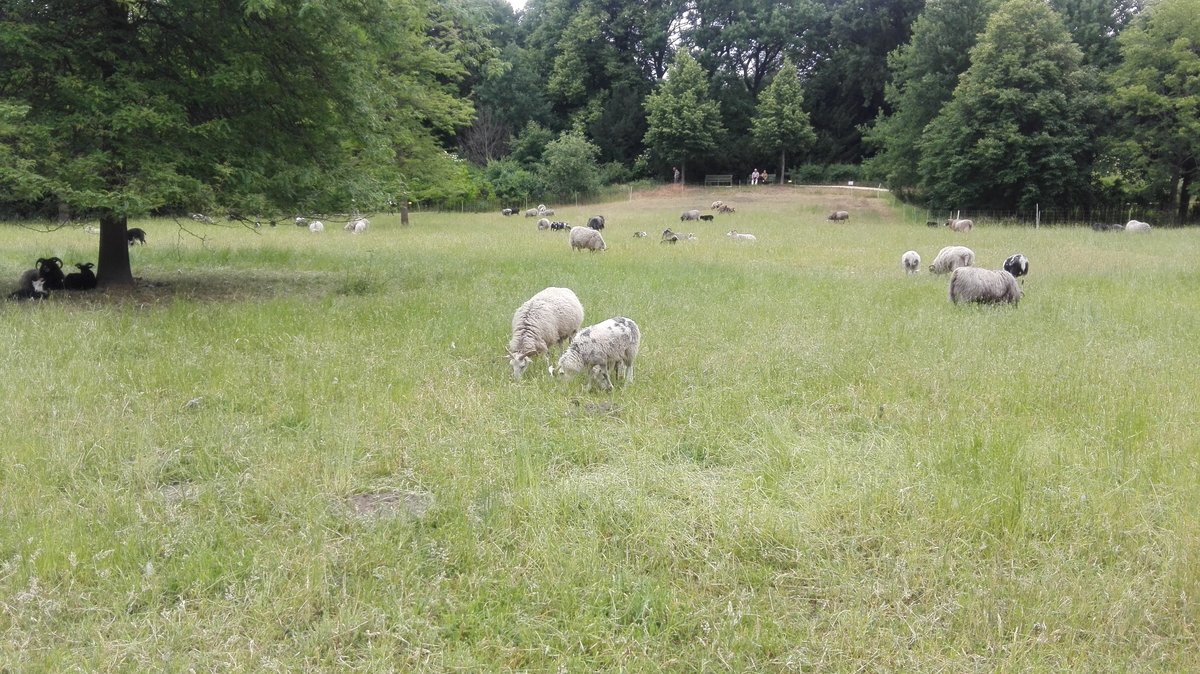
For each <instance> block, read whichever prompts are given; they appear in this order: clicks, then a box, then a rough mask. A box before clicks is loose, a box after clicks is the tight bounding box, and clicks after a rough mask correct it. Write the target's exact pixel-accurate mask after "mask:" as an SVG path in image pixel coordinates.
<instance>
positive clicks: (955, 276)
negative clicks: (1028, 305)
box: [950, 267, 1021, 305]
mask: <svg viewBox="0 0 1200 674" xmlns="http://www.w3.org/2000/svg"><path fill="white" fill-rule="evenodd" d="M950 301H951V302H954V303H955V304H959V303H962V302H978V303H980V304H1013V305H1016V304H1017V302H1019V301H1021V286H1019V285H1017V279H1015V278H1013V275H1012V274H1010V273H1008V272H1006V271H1004V270H1003V269H980V268H979V267H959V268H958V269H955V270H954V273H952V274H950Z"/></svg>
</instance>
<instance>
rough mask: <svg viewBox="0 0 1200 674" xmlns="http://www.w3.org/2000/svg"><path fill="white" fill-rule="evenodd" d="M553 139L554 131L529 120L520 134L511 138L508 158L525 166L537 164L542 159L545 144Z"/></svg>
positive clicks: (529, 166) (530, 166)
mask: <svg viewBox="0 0 1200 674" xmlns="http://www.w3.org/2000/svg"><path fill="white" fill-rule="evenodd" d="M552 140H554V132H553V131H551V130H550V129H547V128H546V127H544V126H542V125H541V124H538V123H537V122H529V123H528V124H526V125H525V129H524V130H522V131H521V135H519V136H517V137H516V138H515V139H513V145H512V154H511V155H509V158H510V159H513V160H515V161H518V162H520V163H521V164H522V165H524V166H525V167H527V168H532V167H534V166H537V165H538V164H540V163H541V161H542V155H543V154H545V152H546V146H547V145H549V144H550V141H552Z"/></svg>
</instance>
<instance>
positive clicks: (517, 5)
mask: <svg viewBox="0 0 1200 674" xmlns="http://www.w3.org/2000/svg"><path fill="white" fill-rule="evenodd" d="M508 4H510V5H512V6H513V9H524V8H525V0H508Z"/></svg>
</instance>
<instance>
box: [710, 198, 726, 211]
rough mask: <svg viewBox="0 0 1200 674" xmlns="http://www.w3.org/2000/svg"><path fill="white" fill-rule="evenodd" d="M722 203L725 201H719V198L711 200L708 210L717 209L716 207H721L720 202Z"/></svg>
mask: <svg viewBox="0 0 1200 674" xmlns="http://www.w3.org/2000/svg"><path fill="white" fill-rule="evenodd" d="M723 203H725V202H724V201H721V200H719V199H718V200H717V201H714V202H712V208H711V209H710V210H714V211H715V210H717V209H718V208H720V207H721V204H723Z"/></svg>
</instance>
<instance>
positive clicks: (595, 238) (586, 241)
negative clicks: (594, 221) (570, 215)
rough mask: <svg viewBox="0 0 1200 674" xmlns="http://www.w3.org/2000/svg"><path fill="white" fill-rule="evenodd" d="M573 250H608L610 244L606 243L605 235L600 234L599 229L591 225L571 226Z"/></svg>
mask: <svg viewBox="0 0 1200 674" xmlns="http://www.w3.org/2000/svg"><path fill="white" fill-rule="evenodd" d="M570 240H571V251H572V252H574V251H576V250H590V251H592V252H593V253H595V252H596V251H599V250H608V246H607V245H606V244H605V243H604V237H603V236H601V235H600V232H599V230H595V229H591V228H590V227H572V228H571V239H570Z"/></svg>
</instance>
